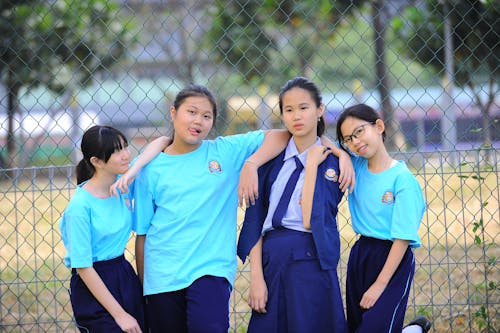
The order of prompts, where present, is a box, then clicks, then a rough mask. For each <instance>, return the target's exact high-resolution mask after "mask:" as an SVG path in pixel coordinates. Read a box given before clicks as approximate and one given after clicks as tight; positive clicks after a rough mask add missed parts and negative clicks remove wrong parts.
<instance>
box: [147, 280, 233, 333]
mask: <svg viewBox="0 0 500 333" xmlns="http://www.w3.org/2000/svg"><path fill="white" fill-rule="evenodd" d="M230 295H231V284H230V283H229V282H228V281H227V280H226V279H225V278H223V277H217V276H210V275H205V276H202V277H201V278H199V279H197V280H196V281H194V282H193V283H192V284H191V285H190V286H189V287H187V288H184V289H181V290H177V291H172V292H166V293H160V294H153V295H147V296H146V317H147V320H148V325H149V328H150V329H151V331H150V332H151V333H169V332H172V333H185V332H189V333H227V331H228V329H229V296H230Z"/></svg>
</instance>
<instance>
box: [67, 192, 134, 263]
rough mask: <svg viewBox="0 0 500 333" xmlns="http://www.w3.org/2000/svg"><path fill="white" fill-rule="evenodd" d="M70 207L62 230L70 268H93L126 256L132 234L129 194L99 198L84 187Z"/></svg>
mask: <svg viewBox="0 0 500 333" xmlns="http://www.w3.org/2000/svg"><path fill="white" fill-rule="evenodd" d="M83 184H85V183H82V184H80V185H78V186H77V187H76V190H75V193H74V194H73V196H72V197H71V200H70V201H69V203H68V206H67V207H66V209H65V211H64V214H63V216H62V219H61V221H60V224H59V227H60V230H61V237H62V240H63V243H64V246H65V247H66V255H65V257H64V263H65V265H66V266H68V267H72V268H83V267H91V266H92V263H93V262H96V261H102V260H109V259H113V258H116V257H118V256H120V255H122V254H123V252H124V251H125V246H126V245H127V242H128V240H129V237H130V232H131V231H132V214H131V210H130V204H129V200H128V197H127V195H120V197H119V198H116V197H114V196H111V197H109V198H106V199H99V198H96V197H94V196H93V195H91V194H90V193H89V192H87V191H86V190H85V189H83V188H82V187H81V186H82V185H83Z"/></svg>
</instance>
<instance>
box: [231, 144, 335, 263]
mask: <svg viewBox="0 0 500 333" xmlns="http://www.w3.org/2000/svg"><path fill="white" fill-rule="evenodd" d="M284 155H285V151H283V152H281V153H280V154H279V155H278V156H277V157H275V158H274V159H273V160H271V161H269V162H268V163H266V164H264V165H263V166H261V167H260V168H259V171H258V172H259V198H258V199H257V200H256V202H255V205H253V206H250V207H248V208H247V210H246V212H245V219H244V221H243V226H242V229H241V232H240V236H239V239H238V247H237V253H238V257H239V258H240V259H241V261H242V262H245V259H246V257H247V256H248V254H249V253H250V250H251V249H252V248H253V246H254V245H255V244H256V243H257V241H258V240H259V237H260V236H261V233H262V226H263V224H264V220H265V219H266V216H267V212H268V209H269V196H270V193H271V186H272V185H273V183H274V181H275V180H276V177H277V176H278V173H279V171H280V170H281V168H282V167H283V163H284V161H283V157H284ZM338 175H339V162H338V158H337V157H335V156H333V155H331V154H330V155H328V157H327V158H326V159H325V160H324V161H323V162H322V163H321V164H320V165H319V166H318V176H317V178H316V186H315V189H314V197H313V206H312V214H311V231H312V235H313V239H314V244H315V245H316V249H317V251H318V257H319V261H320V264H321V267H322V268H323V269H325V270H326V269H336V268H337V264H338V261H339V258H340V237H339V231H338V228H337V211H338V204H339V202H340V200H342V196H343V192H342V191H341V190H340V188H339V183H338Z"/></svg>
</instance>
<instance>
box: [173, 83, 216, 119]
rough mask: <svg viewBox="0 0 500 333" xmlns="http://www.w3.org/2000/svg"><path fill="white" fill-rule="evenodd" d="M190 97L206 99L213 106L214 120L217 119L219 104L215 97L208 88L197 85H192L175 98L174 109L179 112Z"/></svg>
mask: <svg viewBox="0 0 500 333" xmlns="http://www.w3.org/2000/svg"><path fill="white" fill-rule="evenodd" d="M188 97H206V98H207V99H208V101H209V102H210V104H212V109H213V112H214V119H215V118H217V102H216V101H215V97H214V95H213V94H212V92H211V91H210V90H208V88H207V87H205V86H201V85H197V84H191V85H189V86H187V87H185V88H184V89H182V90H181V91H179V93H178V94H177V95H176V96H175V99H174V108H175V109H176V110H177V109H178V108H179V107H180V106H181V104H182V103H184V101H185V100H186V98H188Z"/></svg>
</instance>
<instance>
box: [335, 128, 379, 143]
mask: <svg viewBox="0 0 500 333" xmlns="http://www.w3.org/2000/svg"><path fill="white" fill-rule="evenodd" d="M373 124H375V123H366V124H363V125H361V126H358V127H356V128H355V129H354V131H352V134H351V135H346V136H344V137H343V138H342V140H341V141H340V143H342V144H343V145H348V144H351V143H352V139H353V138H355V139H359V138H360V137H361V136H362V135H363V134H364V133H365V126H368V125H373Z"/></svg>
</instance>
